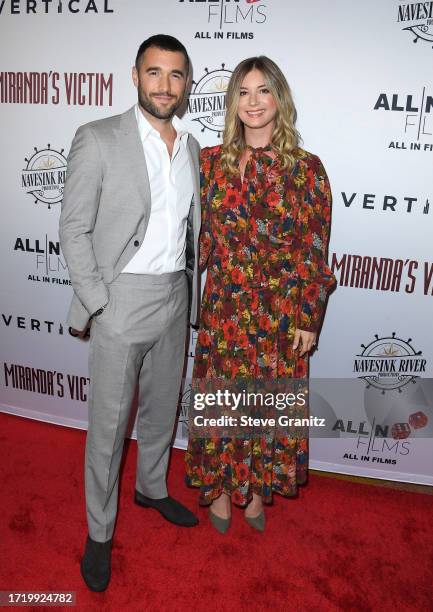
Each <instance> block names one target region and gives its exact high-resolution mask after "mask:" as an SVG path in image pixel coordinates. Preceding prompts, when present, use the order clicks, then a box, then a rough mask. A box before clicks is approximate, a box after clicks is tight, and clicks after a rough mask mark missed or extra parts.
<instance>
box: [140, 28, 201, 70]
mask: <svg viewBox="0 0 433 612" xmlns="http://www.w3.org/2000/svg"><path fill="white" fill-rule="evenodd" d="M149 47H157V48H158V49H162V50H163V51H178V52H179V53H182V54H183V56H184V58H185V66H186V73H187V74H188V73H189V67H190V61H189V57H188V52H187V50H186V49H185V47H184V46H183V44H182V43H181V42H180V41H179V40H177V38H174V36H169V35H168V34H155V36H151V37H150V38H148V39H147V40H145V41H144V42H142V43H141V45H140V47H139V49H138V51H137V57H136V58H135V67H136V68H137V70H138V69H139V67H140V63H141V58H142V56H143V53H144V52H145V51H146V49H149Z"/></svg>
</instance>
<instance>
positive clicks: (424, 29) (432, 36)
mask: <svg viewBox="0 0 433 612" xmlns="http://www.w3.org/2000/svg"><path fill="white" fill-rule="evenodd" d="M404 30H407V31H408V32H412V34H414V35H415V38H414V39H413V41H412V42H414V43H416V42H418V41H419V40H424V41H425V42H428V43H433V25H432V24H427V23H423V24H420V25H413V26H408V27H407V28H403V31H404ZM432 49H433V45H432Z"/></svg>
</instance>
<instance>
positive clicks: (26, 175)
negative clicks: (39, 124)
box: [21, 144, 67, 209]
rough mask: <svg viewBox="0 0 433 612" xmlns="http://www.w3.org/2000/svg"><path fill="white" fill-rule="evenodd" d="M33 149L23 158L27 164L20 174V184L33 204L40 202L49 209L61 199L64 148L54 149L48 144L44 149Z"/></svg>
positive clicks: (63, 175)
mask: <svg viewBox="0 0 433 612" xmlns="http://www.w3.org/2000/svg"><path fill="white" fill-rule="evenodd" d="M34 150H35V152H34V153H33V155H32V156H31V157H29V158H27V157H26V158H25V161H26V162H27V166H26V167H25V168H24V169H23V171H22V174H21V186H22V188H23V189H24V191H25V192H26V193H28V194H30V195H31V196H32V197H33V198H34V202H35V204H37V203H38V202H41V203H42V204H46V205H47V206H48V208H49V209H50V208H51V206H53V204H58V203H59V202H61V201H62V200H63V188H64V185H65V177H66V165H67V161H66V157H65V156H64V155H63V151H64V149H61V150H60V151H56V150H55V149H52V148H51V145H50V144H48V145H47V148H46V149H41V150H38V149H37V148H36V147H35V149H34Z"/></svg>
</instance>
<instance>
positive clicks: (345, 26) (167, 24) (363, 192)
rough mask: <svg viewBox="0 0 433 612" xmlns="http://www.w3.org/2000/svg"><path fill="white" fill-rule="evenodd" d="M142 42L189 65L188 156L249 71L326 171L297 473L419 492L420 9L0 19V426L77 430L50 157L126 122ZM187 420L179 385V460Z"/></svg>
mask: <svg viewBox="0 0 433 612" xmlns="http://www.w3.org/2000/svg"><path fill="white" fill-rule="evenodd" d="M156 33H166V34H172V35H174V36H176V37H178V38H179V39H180V40H181V41H182V42H183V43H184V44H185V46H186V47H187V49H188V51H189V53H190V56H191V58H192V62H193V69H194V74H193V83H192V90H191V93H190V95H189V100H188V106H187V109H186V113H185V115H184V119H185V120H186V122H187V123H188V126H189V129H190V131H191V132H192V133H193V134H194V136H195V137H196V138H197V139H198V140H199V141H200V143H201V145H202V146H208V145H214V144H217V143H219V142H220V140H221V133H222V130H223V127H224V117H225V91H226V88H227V83H228V81H229V79H230V75H231V72H232V70H233V69H234V67H235V66H236V64H237V63H238V62H239V61H240V60H242V59H244V58H246V57H249V56H252V55H259V54H263V55H267V56H269V57H270V58H272V59H273V60H274V61H276V62H277V63H278V65H279V66H280V67H281V68H282V70H283V72H284V73H285V75H286V76H287V79H288V82H289V84H290V86H291V88H292V90H293V94H294V98H295V103H296V106H297V109H298V116H299V120H298V128H299V131H300V133H301V135H302V138H303V142H304V148H306V149H307V150H309V151H312V152H313V153H315V154H317V155H319V157H320V158H321V159H322V161H323V163H324V165H325V167H326V169H327V171H328V174H329V177H330V181H331V185H332V190H333V220H332V233H331V241H330V246H329V263H330V265H331V266H332V268H333V270H334V273H335V275H336V277H337V281H338V286H337V289H336V291H335V292H334V293H333V294H332V295H331V297H330V300H329V304H328V309H327V313H326V317H325V322H324V325H323V329H322V332H321V336H320V341H319V346H318V350H317V351H316V352H315V354H314V355H313V356H312V358H311V377H312V380H311V412H312V413H313V414H317V415H318V416H321V417H323V418H324V419H325V426H324V427H323V428H319V427H317V428H313V429H312V431H311V467H313V468H317V469H322V470H330V471H335V472H342V473H350V474H359V475H364V476H374V477H379V478H390V479H395V480H405V481H411V482H419V483H425V484H433V453H432V448H433V444H432V433H433V406H432V403H433V384H432V375H431V372H432V365H433V347H432V344H433V342H432V341H433V329H432V324H431V322H432V316H431V313H432V305H433V252H432V249H431V236H432V227H433V223H432V220H433V183H432V161H433V80H432V79H433V70H432V68H433V48H432V47H433V2H418V3H417V2H414V3H408V2H403V1H400V0H381V2H377V0H364V1H363V2H355V1H352V2H351V1H348V0H330V1H329V2H323V0H309V1H308V2H301V1H299V0H195V1H194V0H158V2H155V1H154V0H148V1H146V2H143V1H142V0H2V1H1V2H0V50H1V54H0V111H1V112H0V133H1V143H2V145H1V148H2V163H1V166H0V176H1V180H0V184H1V194H0V198H1V207H2V222H1V224H0V253H1V255H0V257H1V276H0V285H1V304H0V306H1V319H0V342H1V345H0V346H1V348H0V360H1V364H0V366H1V370H0V409H1V410H3V411H5V412H10V413H13V414H17V415H22V416H26V417H32V418H35V419H41V420H45V421H49V422H53V423H59V424H63V425H67V426H72V427H79V428H86V424H87V404H86V402H87V394H88V390H89V378H88V370H87V353H88V342H87V340H86V339H85V338H84V339H81V338H78V337H77V336H76V333H75V332H74V330H72V329H68V327H67V325H66V324H65V320H66V313H67V310H68V306H69V302H70V299H71V295H72V288H71V286H70V281H69V276H68V269H67V266H66V263H65V260H64V257H63V255H62V251H61V249H60V246H59V238H58V220H59V214H60V209H61V201H62V196H63V186H64V180H65V173H66V168H67V155H68V151H69V147H70V144H71V141H72V138H73V136H74V133H75V131H76V129H77V128H78V126H79V125H81V124H83V123H86V122H88V121H91V120H94V119H98V118H102V117H106V116H109V115H113V114H117V113H120V112H123V111H125V110H126V109H128V108H129V107H131V106H132V105H133V104H134V103H135V101H136V90H135V88H134V87H133V84H132V80H131V67H132V64H133V62H134V59H135V55H136V51H137V48H138V46H139V44H140V43H141V42H142V41H143V40H144V39H145V38H147V37H148V36H150V35H152V34H156ZM130 180H132V177H131V176H128V175H125V177H124V181H125V185H127V183H128V181H130ZM195 339H196V332H194V330H191V334H190V344H189V347H188V349H187V355H186V358H187V362H188V367H187V374H188V375H190V373H191V366H192V361H193V355H194V346H195ZM188 402H189V386H188V384H186V385H185V387H184V389H183V392H182V393H181V396H180V421H179V426H178V430H177V436H176V441H175V444H176V445H177V446H180V447H184V446H185V441H186V438H187V435H188V431H187V429H188V427H187V406H188Z"/></svg>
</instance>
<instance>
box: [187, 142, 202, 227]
mask: <svg viewBox="0 0 433 612" xmlns="http://www.w3.org/2000/svg"><path fill="white" fill-rule="evenodd" d="M187 151H188V157H189V167H190V170H191V177H192V184H193V191H194V205H195V211H194V212H195V215H194V221H195V222H194V235H196V234H197V235H198V233H197V228H199V227H200V224H199V223H197V221H196V220H198V219H200V217H201V212H200V208H201V205H200V170H199V159H198V155H197V153H196V152H195V151H194V149H193V145H192V144H191V139H190V138H189V137H188V141H187Z"/></svg>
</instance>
